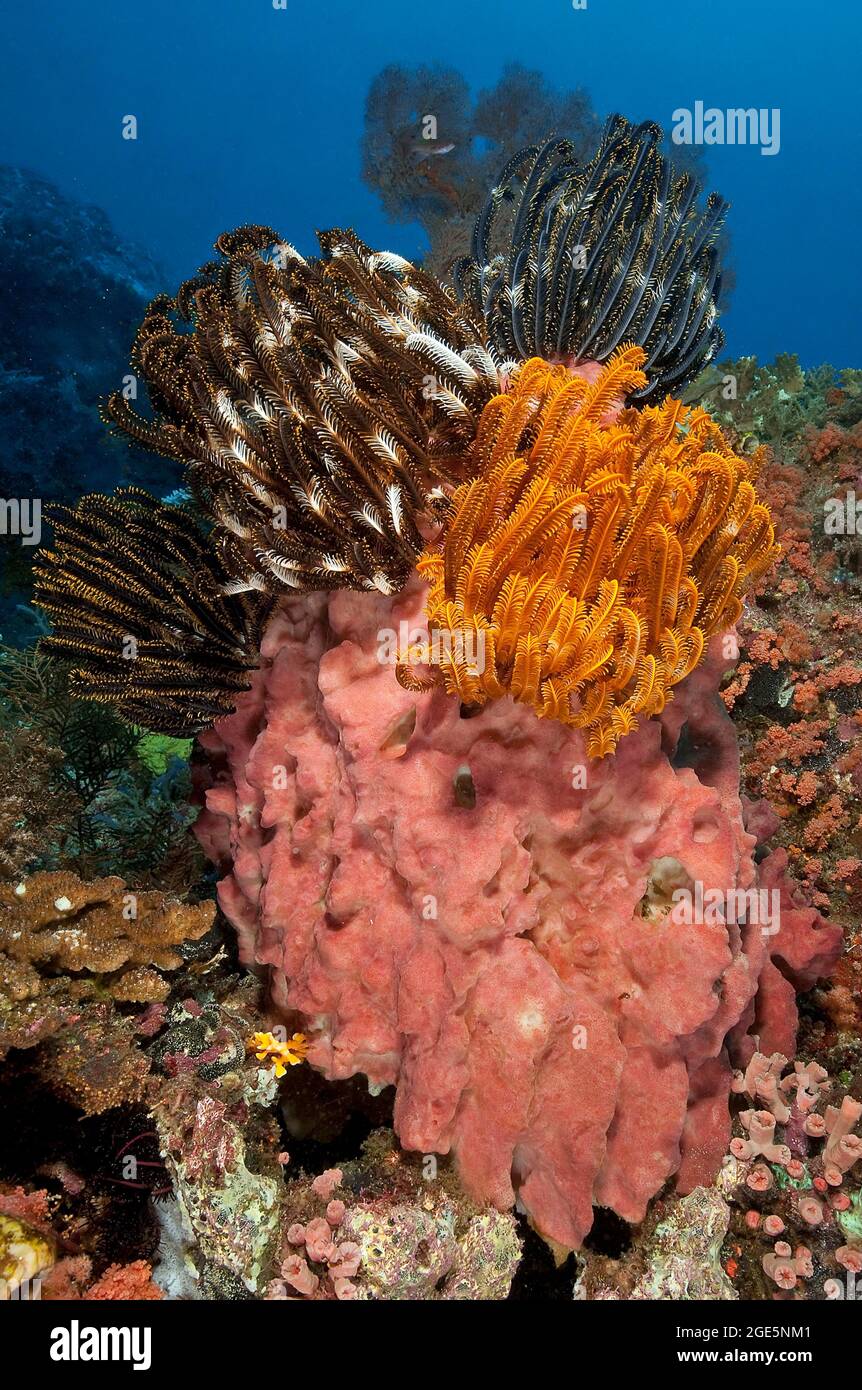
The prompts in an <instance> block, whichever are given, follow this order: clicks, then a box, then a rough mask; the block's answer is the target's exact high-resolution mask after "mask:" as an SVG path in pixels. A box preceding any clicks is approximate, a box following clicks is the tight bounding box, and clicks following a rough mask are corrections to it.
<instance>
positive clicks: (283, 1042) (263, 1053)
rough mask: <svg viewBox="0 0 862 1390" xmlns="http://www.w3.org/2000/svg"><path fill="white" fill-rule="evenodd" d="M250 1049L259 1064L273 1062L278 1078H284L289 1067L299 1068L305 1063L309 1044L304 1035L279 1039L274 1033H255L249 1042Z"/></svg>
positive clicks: (298, 1034)
mask: <svg viewBox="0 0 862 1390" xmlns="http://www.w3.org/2000/svg"><path fill="white" fill-rule="evenodd" d="M248 1048H249V1050H250V1051H252V1052H254V1055H255V1057H256V1058H257V1060H258V1061H259V1062H265V1061H270V1062H272V1066H273V1071H274V1072H275V1074H276V1076H284V1074H285V1072H286V1071H287V1068H288V1067H297V1066H299V1064H300V1062H304V1061H305V1054H306V1052H307V1051H308V1043H307V1042H306V1039H305V1034H304V1033H294V1035H293V1037H292V1038H287V1039H282V1038H277V1037H276V1036H275V1034H274V1033H255V1034H253V1036H252V1037H251V1038H250V1039H249V1041H248Z"/></svg>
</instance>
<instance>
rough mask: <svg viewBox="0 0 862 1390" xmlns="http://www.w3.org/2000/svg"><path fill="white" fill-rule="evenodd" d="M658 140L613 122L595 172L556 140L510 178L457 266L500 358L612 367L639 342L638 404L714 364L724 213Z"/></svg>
mask: <svg viewBox="0 0 862 1390" xmlns="http://www.w3.org/2000/svg"><path fill="white" fill-rule="evenodd" d="M661 136H662V132H661V129H660V128H659V127H658V126H657V125H654V124H651V123H645V124H643V125H638V126H632V125H630V124H629V122H628V121H626V120H625V119H624V118H623V117H622V116H612V117H611V119H610V120H609V121H608V123H607V126H606V127H605V131H604V135H603V137H602V141H601V144H600V145H599V148H598V150H597V151H596V154H595V155H594V157H593V158H592V159H591V160H590V161H589V163H587V164H581V163H579V162H578V161H577V159H576V157H575V154H574V150H573V147H572V145H571V144H570V143H569V142H568V141H567V140H550V141H548V142H547V143H546V144H545V145H542V146H531V147H529V148H528V149H525V150H522V151H521V152H520V153H519V154H517V155H515V156H514V157H513V158H512V159H511V160H510V161H509V163H508V164H507V165H506V167H505V168H504V169H503V171H502V173H501V175H500V179H499V181H498V183H497V184H496V186H495V187H494V188H493V189H492V191H491V194H490V196H489V198H488V200H487V202H486V204H485V206H484V208H483V210H482V212H481V213H480V215H479V217H478V219H477V222H476V227H475V230H474V233H473V245H472V254H471V255H470V256H469V257H466V258H465V259H463V260H461V261H460V262H459V263H458V265H457V266H456V268H455V286H456V289H457V291H458V294H459V296H460V297H461V299H462V300H463V301H464V302H465V303H466V304H467V305H469V306H470V307H471V308H472V309H473V311H474V312H475V313H481V314H483V315H484V318H485V321H486V325H487V332H488V345H489V347H490V349H491V351H492V352H494V353H495V355H496V356H497V357H498V358H499V359H501V360H515V361H523V360H524V359H526V358H528V357H544V358H546V359H547V360H549V361H556V360H567V359H592V360H595V361H599V362H605V361H607V359H608V358H609V357H610V355H611V353H612V352H613V351H614V350H615V349H616V348H617V347H619V346H620V344H621V343H636V344H638V345H639V346H640V347H643V348H644V350H645V351H646V354H647V361H646V365H645V368H644V370H645V371H646V373H647V378H648V380H647V385H646V386H645V387H643V388H642V389H641V390H640V391H638V392H636V393H635V395H634V396H633V397H632V400H635V401H639V402H653V401H655V400H657V399H659V398H660V397H663V396H665V395H667V394H668V393H669V392H671V391H674V390H678V389H679V388H680V387H682V386H684V385H685V384H686V383H687V382H689V381H691V380H693V378H694V377H695V376H697V374H698V372H700V371H701V370H702V369H703V367H704V366H705V365H706V364H707V363H708V362H709V361H711V360H712V359H713V358H714V357H715V355H716V353H717V352H718V351H719V350H720V348H721V346H722V344H723V342H724V335H723V333H722V332H721V329H720V328H719V327H718V324H717V321H716V320H717V308H716V304H717V299H718V295H719V289H720V283H721V273H720V267H719V258H718V252H717V249H716V245H715V241H716V236H717V234H718V231H719V229H720V227H721V223H722V221H723V219H724V216H725V213H726V211H727V204H726V203H725V202H724V200H723V199H722V198H720V197H719V196H718V195H717V194H710V195H709V197H708V198H707V199H706V204H705V207H704V208H702V209H701V208H700V207H699V201H698V199H699V193H700V189H699V186H698V183H697V181H696V179H695V178H694V177H693V176H692V175H691V174H680V175H674V174H673V172H672V170H671V167H670V164H669V163H668V160H667V159H666V157H665V156H664V155H663V154H662V153H661V150H660V149H659V142H660V140H661Z"/></svg>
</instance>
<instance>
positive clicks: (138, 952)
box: [0, 872, 214, 1003]
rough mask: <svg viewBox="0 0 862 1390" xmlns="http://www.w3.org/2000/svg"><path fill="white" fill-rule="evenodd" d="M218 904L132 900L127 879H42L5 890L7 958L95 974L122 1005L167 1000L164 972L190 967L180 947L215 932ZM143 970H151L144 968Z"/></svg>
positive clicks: (1, 931) (2, 913)
mask: <svg viewBox="0 0 862 1390" xmlns="http://www.w3.org/2000/svg"><path fill="white" fill-rule="evenodd" d="M213 916H214V906H213V904H212V903H206V902H205V903H197V904H190V903H181V902H179V901H177V900H176V899H171V898H169V897H167V896H166V895H165V894H163V893H156V892H150V893H131V892H128V891H127V889H126V885H125V884H124V883H123V881H122V879H119V878H106V879H97V880H96V881H95V882H93V883H83V882H82V881H81V880H80V879H79V878H78V877H77V875H76V874H70V873H60V872H58V873H37V874H33V875H32V876H31V877H30V878H29V879H24V880H22V881H21V882H20V883H18V884H16V885H15V887H14V888H13V887H12V886H10V885H0V952H3V953H5V955H7V956H9V957H10V958H11V959H12V960H14V961H19V962H26V963H29V964H35V965H39V966H41V967H42V968H43V969H47V970H48V971H49V972H50V971H51V970H53V971H54V972H58V971H67V972H72V973H75V974H77V973H79V972H81V971H88V972H89V973H90V974H96V975H99V976H103V977H106V978H105V979H104V981H103V983H104V985H105V986H106V988H107V990H108V992H109V993H110V994H112V995H113V997H114V998H119V999H125V1000H132V1001H138V1002H142V1003H143V1002H147V1001H149V1000H152V999H154V998H164V996H165V995H166V994H167V984H166V983H165V982H164V981H163V980H162V979H161V977H160V976H159V975H157V974H156V971H159V970H173V969H176V967H177V966H178V965H181V964H182V960H183V957H182V954H181V952H180V951H179V949H178V948H179V947H181V946H182V945H183V943H184V942H186V941H196V940H197V939H198V938H199V937H201V936H203V935H204V934H205V933H206V932H207V931H208V930H209V928H210V927H211V926H212V921H213ZM142 967H143V969H142Z"/></svg>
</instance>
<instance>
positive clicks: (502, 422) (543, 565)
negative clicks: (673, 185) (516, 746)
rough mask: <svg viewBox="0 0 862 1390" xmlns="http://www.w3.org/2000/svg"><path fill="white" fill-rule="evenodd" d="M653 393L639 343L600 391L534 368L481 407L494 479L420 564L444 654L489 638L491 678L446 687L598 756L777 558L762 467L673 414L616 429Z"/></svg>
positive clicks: (685, 669) (656, 703)
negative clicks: (568, 728)
mask: <svg viewBox="0 0 862 1390" xmlns="http://www.w3.org/2000/svg"><path fill="white" fill-rule="evenodd" d="M644 380H645V353H644V351H643V349H642V348H639V347H637V346H635V345H626V346H623V347H621V348H619V349H618V350H617V351H616V352H615V353H614V354H613V355H612V357H611V358H610V360H609V362H608V363H607V365H606V367H605V368H604V370H603V371H602V373H601V375H600V376H599V377H598V379H597V380H596V381H595V382H593V384H592V385H590V386H587V385H586V384H585V383H584V382H583V381H579V382H578V383H577V385H575V384H574V382H573V378H572V376H571V375H570V373H569V372H568V370H567V369H566V368H565V367H563V366H559V365H558V366H553V365H551V364H549V363H547V362H542V361H540V360H539V359H533V360H531V361H528V362H526V363H525V364H524V365H523V367H521V368H519V369H518V370H517V371H516V372H515V374H514V376H513V378H512V380H511V382H510V384H509V390H508V391H507V392H506V394H505V395H501V396H498V397H495V399H494V400H492V401H491V402H490V403H489V404H488V406H487V407H486V409H485V412H484V414H483V417H482V420H481V422H480V425H479V431H478V435H477V439H476V444H475V446H474V467H475V468H478V467H481V468H482V471H481V472H480V473H479V475H478V477H475V478H473V479H472V481H470V482H469V483H465V484H462V486H461V487H459V488H458V489H457V491H456V492H455V494H454V496H453V498H452V501H451V513H450V516H449V519H448V522H447V526H446V528H445V530H444V533H443V535H442V537H441V539H440V540H438V541H437V542H436V543H434V544H433V545H430V546H428V547H427V549H426V551H425V553H424V554H423V556H422V558H421V559H420V561H419V572H420V574H421V575H422V577H423V578H424V579H425V580H427V582H428V585H429V591H428V601H427V616H428V624H429V630H430V631H431V632H432V634H433V633H435V632H436V633H440V634H443V635H445V637H446V639H447V643H446V647H445V649H450V648H451V647H452V646H453V645H454V646H456V647H457V645H458V643H459V642H460V643H466V641H467V640H468V639H471V638H472V635H473V634H474V633H475V632H476V631H477V630H478V629H479V628H481V629H482V631H483V633H484V634H485V654H486V660H485V664H484V668H483V669H482V670H481V671H475V670H473V671H471V672H469V673H468V672H467V671H466V670H465V668H464V666H463V664H459V663H456V662H452V661H447V662H446V663H445V664H444V663H441V664H440V667H439V671H440V675H441V677H442V680H443V683H444V685H445V687H446V689H447V690H448V691H449V692H450V693H452V694H454V695H457V696H458V698H459V699H461V700H463V701H465V702H467V703H469V704H472V705H482V704H484V703H486V702H487V701H488V700H490V699H495V698H498V697H499V696H500V695H501V694H507V695H510V696H512V698H513V699H515V700H517V701H519V702H521V703H525V704H529V705H531V706H532V708H533V709H534V710H535V711H536V713H537V714H538V715H539V717H540V718H551V719H557V720H560V721H561V722H562V723H564V724H571V725H574V726H575V727H577V728H581V729H583V730H584V733H585V737H586V740H587V751H588V753H589V755H590V756H591V757H598V758H600V757H605V756H606V755H607V754H609V753H612V752H613V751H614V749H615V748H616V745H617V743H618V741H619V739H621V738H623V737H625V735H626V734H628V733H631V732H632V731H633V730H634V729H635V728H636V727H637V725H638V723H639V722H640V721H641V720H643V719H648V718H649V717H650V716H652V715H655V714H659V713H660V712H661V710H662V709H663V708H664V705H665V703H666V702H667V700H668V699H670V698H671V696H672V690H673V687H674V686H675V685H676V684H678V682H679V681H681V680H684V679H685V677H686V676H687V675H688V674H689V673H690V672H691V671H692V670H693V669H694V667H695V666H696V665H697V664H698V662H699V661H700V660H701V658H702V656H703V654H704V651H705V649H706V643H707V641H708V639H709V638H710V636H711V635H712V634H713V633H715V632H720V631H723V630H726V629H727V628H729V627H731V626H732V625H733V623H734V622H735V621H736V620H737V618H738V617H739V614H740V611H741V608H742V600H743V596H744V594H745V592H746V590H747V589H748V588H749V587H750V585H751V584H752V583H753V582H754V580H755V579H756V578H757V577H758V576H759V575H760V574H762V573H763V572H764V571H765V570H766V569H767V568H768V567H769V566H770V565H771V564H773V562H774V561H775V559H776V558H777V556H778V547H777V546H776V544H775V538H774V534H773V528H772V522H771V519H770V515H769V511H768V509H767V508H766V506H764V505H763V503H761V502H759V501H758V500H757V495H756V491H755V487H754V483H755V481H756V478H757V473H758V470H759V466H760V462H761V460H760V457H759V456H757V455H752V456H750V457H746V458H741V457H739V456H738V455H736V454H735V453H734V452H733V450H732V449H731V447H730V445H729V444H728V443H727V441H726V440H725V439H724V437H723V435H722V433H721V431H720V430H719V428H718V426H717V425H715V424H714V423H713V422H712V421H711V420H710V418H709V416H708V415H707V414H706V413H705V412H704V411H689V410H687V409H686V408H685V407H684V406H683V405H681V403H680V402H679V401H675V400H673V399H668V400H666V401H665V402H664V403H663V404H662V405H660V406H656V407H652V406H648V407H646V408H645V409H642V410H635V409H632V408H628V409H624V410H622V411H621V412H619V413H615V412H614V411H613V410H611V411H610V416H609V413H608V412H609V410H610V408H611V407H612V406H613V403H614V402H617V407H618V405H619V402H620V401H621V400H622V399H623V398H625V397H626V396H627V395H629V394H630V393H631V392H632V391H635V390H637V389H638V388H639V387H640V386H641V385H642V384H643V382H644ZM438 645H440V644H438Z"/></svg>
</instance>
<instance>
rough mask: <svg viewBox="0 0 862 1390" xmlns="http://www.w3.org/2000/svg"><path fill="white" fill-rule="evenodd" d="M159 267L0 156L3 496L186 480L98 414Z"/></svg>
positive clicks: (71, 493)
mask: <svg viewBox="0 0 862 1390" xmlns="http://www.w3.org/2000/svg"><path fill="white" fill-rule="evenodd" d="M159 278H160V272H159V268H158V266H157V265H156V263H155V262H154V261H153V259H152V257H151V256H150V255H148V253H147V252H146V251H145V250H144V249H143V248H142V247H140V246H135V245H134V244H130V242H129V240H128V239H127V238H125V237H120V236H119V235H118V234H117V233H116V232H115V231H114V230H113V228H112V227H111V224H110V222H109V220H108V218H107V216H106V214H105V213H104V212H102V210H101V209H100V208H97V207H92V206H87V205H84V204H82V203H79V202H77V201H75V200H74V199H72V198H68V197H67V196H65V195H64V194H63V193H61V192H60V190H59V189H58V188H57V187H56V186H55V185H54V184H52V183H51V182H50V181H49V180H47V179H44V178H41V177H39V175H38V174H35V173H33V172H31V171H30V170H26V169H17V168H13V167H12V166H10V165H2V166H0V314H2V320H3V329H4V332H3V343H2V349H0V408H2V414H3V420H4V426H5V433H4V443H5V448H4V454H3V460H2V464H0V493H2V495H3V496H4V497H21V496H26V497H40V498H44V499H49V498H50V499H52V500H55V501H67V502H71V501H73V500H74V499H75V498H76V497H78V496H79V495H80V494H81V493H82V492H87V491H89V490H91V489H92V488H94V487H104V486H105V482H106V479H108V478H110V477H112V476H113V477H114V478H115V479H116V480H117V481H120V480H121V479H122V478H123V476H124V474H125V477H126V479H127V480H131V477H132V476H135V477H136V478H137V479H138V480H139V481H140V482H142V483H143V484H144V485H147V486H150V487H154V488H156V489H157V490H167V489H168V488H170V487H172V486H175V485H176V476H177V475H176V469H175V468H172V467H171V466H169V465H167V464H165V463H163V462H161V461H160V460H157V459H154V457H153V456H152V455H149V456H147V455H146V454H145V453H143V452H142V451H135V453H134V454H125V453H124V452H123V451H122V450H120V449H117V448H116V447H115V446H112V444H111V442H110V441H109V440H107V439H106V438H105V433H104V430H102V429H101V428H100V426H99V420H98V414H97V407H98V403H99V399H100V397H101V395H102V393H103V392H104V391H105V390H106V389H107V388H108V387H109V386H110V385H111V384H112V383H113V382H115V381H116V380H117V377H118V375H119V374H120V373H122V372H123V370H124V369H125V363H126V360H127V352H128V344H129V341H130V339H131V336H132V334H133V333H134V330H135V326H136V324H137V322H138V320H139V318H140V315H141V313H142V311H143V309H144V307H145V306H146V303H147V301H148V299H150V297H151V296H152V295H153V294H155V293H156V291H157V289H158V285H159ZM127 470H128V471H127ZM4 635H5V636H6V637H7V640H8V633H7V632H6V631H5V629H4Z"/></svg>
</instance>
